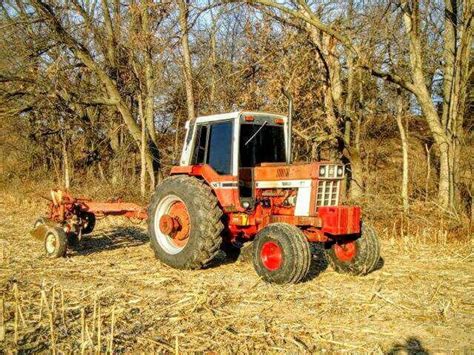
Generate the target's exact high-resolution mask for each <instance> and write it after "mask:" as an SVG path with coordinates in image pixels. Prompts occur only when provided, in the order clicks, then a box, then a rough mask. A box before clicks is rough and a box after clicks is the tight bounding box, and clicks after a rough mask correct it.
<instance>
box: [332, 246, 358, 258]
mask: <svg viewBox="0 0 474 355" xmlns="http://www.w3.org/2000/svg"><path fill="white" fill-rule="evenodd" d="M333 248H334V254H336V257H337V258H338V259H339V260H341V261H345V262H348V261H352V260H353V259H354V258H355V256H356V255H357V246H356V243H355V241H353V242H348V243H336V244H334V246H333Z"/></svg>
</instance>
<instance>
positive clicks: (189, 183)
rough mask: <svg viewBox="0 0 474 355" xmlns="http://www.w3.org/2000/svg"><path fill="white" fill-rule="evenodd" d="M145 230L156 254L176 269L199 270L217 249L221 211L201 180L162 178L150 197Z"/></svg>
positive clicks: (183, 176) (210, 191) (208, 188)
mask: <svg viewBox="0 0 474 355" xmlns="http://www.w3.org/2000/svg"><path fill="white" fill-rule="evenodd" d="M148 216H149V220H148V231H149V233H150V240H151V246H152V248H153V250H154V251H155V255H156V257H157V258H158V259H159V260H161V261H162V262H163V263H165V264H167V265H169V266H172V267H174V268H177V269H200V268H202V267H203V266H205V265H206V264H207V263H209V262H210V261H211V260H212V259H213V258H214V257H215V256H216V255H217V253H218V252H219V248H220V245H221V243H222V238H221V232H222V229H223V225H222V222H221V218H222V210H221V209H220V207H219V205H218V201H217V198H216V196H214V194H213V193H212V190H211V189H210V187H209V186H208V185H206V184H205V183H204V182H202V181H200V180H198V179H196V178H194V177H189V176H186V175H177V176H172V177H169V178H167V179H165V180H164V181H163V182H162V183H161V184H160V185H159V186H158V187H157V189H156V192H155V193H154V195H153V196H152V199H151V203H150V206H149V209H148Z"/></svg>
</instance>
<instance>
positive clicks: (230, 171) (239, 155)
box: [180, 112, 289, 176]
mask: <svg viewBox="0 0 474 355" xmlns="http://www.w3.org/2000/svg"><path fill="white" fill-rule="evenodd" d="M286 122H287V119H286V117H285V116H282V115H275V114H270V113H257V112H231V113H225V114H219V115H212V116H202V117H198V118H197V119H196V120H195V121H194V122H192V123H191V122H190V121H188V122H186V131H187V132H186V139H185V144H184V146H183V152H182V155H181V160H180V165H181V166H189V165H198V164H208V165H210V166H211V167H212V168H213V169H214V170H215V171H216V172H217V173H218V174H219V175H233V176H238V175H239V173H240V172H239V170H240V169H241V168H244V169H245V168H253V167H255V166H258V165H260V164H262V163H282V164H284V163H285V162H286V161H287V158H288V156H289V146H288V144H287V127H286Z"/></svg>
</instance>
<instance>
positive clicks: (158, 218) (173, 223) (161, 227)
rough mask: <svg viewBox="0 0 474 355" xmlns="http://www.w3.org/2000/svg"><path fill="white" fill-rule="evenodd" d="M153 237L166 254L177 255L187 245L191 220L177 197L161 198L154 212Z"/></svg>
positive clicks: (184, 206)
mask: <svg viewBox="0 0 474 355" xmlns="http://www.w3.org/2000/svg"><path fill="white" fill-rule="evenodd" d="M154 217H155V222H154V229H155V236H156V241H157V242H158V244H159V245H160V246H161V248H162V249H163V250H164V251H165V252H166V253H168V254H178V253H179V252H181V251H182V250H183V249H184V247H185V246H186V245H187V244H188V241H189V235H190V231H191V218H190V216H189V212H188V209H187V208H186V205H185V204H184V202H183V200H181V199H180V198H179V197H178V196H175V195H168V196H166V197H165V198H163V199H162V200H161V201H160V202H159V203H158V206H157V208H156V212H155V216H154Z"/></svg>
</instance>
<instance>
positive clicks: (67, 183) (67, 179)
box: [62, 133, 71, 190]
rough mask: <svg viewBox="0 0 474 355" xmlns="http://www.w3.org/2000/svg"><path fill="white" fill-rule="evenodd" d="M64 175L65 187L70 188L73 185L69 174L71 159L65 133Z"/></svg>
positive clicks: (63, 150)
mask: <svg viewBox="0 0 474 355" xmlns="http://www.w3.org/2000/svg"><path fill="white" fill-rule="evenodd" d="M62 148H63V149H62V152H63V176H64V188H65V189H66V190H69V188H70V187H71V181H70V174H69V159H68V153H67V142H66V137H65V134H64V133H63V147H62Z"/></svg>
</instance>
